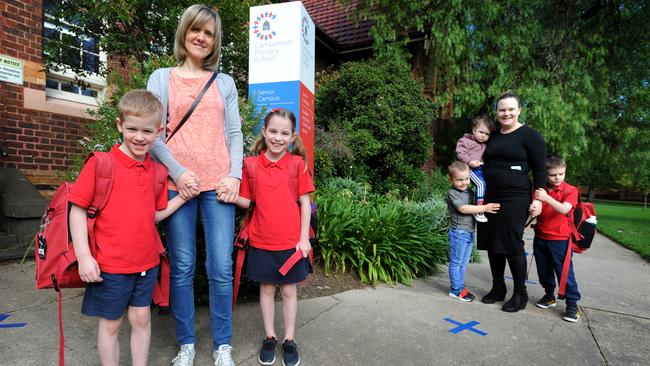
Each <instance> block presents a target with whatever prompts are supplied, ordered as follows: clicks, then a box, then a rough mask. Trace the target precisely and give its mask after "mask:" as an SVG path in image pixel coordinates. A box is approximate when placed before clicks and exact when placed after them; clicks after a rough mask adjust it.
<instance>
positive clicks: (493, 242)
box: [477, 126, 546, 255]
mask: <svg viewBox="0 0 650 366" xmlns="http://www.w3.org/2000/svg"><path fill="white" fill-rule="evenodd" d="M483 162H484V163H485V164H484V165H483V175H484V177H485V185H486V193H485V202H486V203H499V204H501V208H500V209H499V211H498V212H497V213H496V214H487V213H486V217H487V218H488V222H486V223H479V224H478V235H477V242H478V249H482V250H487V251H488V252H491V253H496V254H505V255H523V254H524V241H523V234H524V225H525V224H526V219H527V218H528V207H529V205H530V203H531V201H532V188H533V187H534V188H535V189H536V188H542V187H544V186H545V185H546V171H545V170H546V167H545V164H546V144H545V143H544V139H543V138H542V136H541V135H540V134H539V133H538V132H537V131H535V130H534V129H532V128H530V127H527V126H521V127H519V128H518V129H516V130H515V131H513V132H510V133H508V134H502V133H501V132H500V131H496V132H495V133H494V134H492V136H491V137H490V140H488V142H487V148H486V149H485V153H484V154H483ZM531 170H532V172H533V174H532V175H533V183H532V184H531V181H530V179H529V177H528V172H529V171H531Z"/></svg>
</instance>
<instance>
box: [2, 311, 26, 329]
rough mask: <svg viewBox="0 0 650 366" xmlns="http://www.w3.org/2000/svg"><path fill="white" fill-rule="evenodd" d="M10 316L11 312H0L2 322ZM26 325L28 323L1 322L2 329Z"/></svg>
mask: <svg viewBox="0 0 650 366" xmlns="http://www.w3.org/2000/svg"><path fill="white" fill-rule="evenodd" d="M8 317H9V314H0V322H1V321H4V320H5V319H7V318H8ZM25 325H27V323H9V324H0V329H1V328H22V327H24V326H25Z"/></svg>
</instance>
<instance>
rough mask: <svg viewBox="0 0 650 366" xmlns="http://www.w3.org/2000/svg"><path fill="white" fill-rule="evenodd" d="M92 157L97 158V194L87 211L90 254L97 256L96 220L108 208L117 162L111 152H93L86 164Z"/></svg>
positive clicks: (87, 157)
mask: <svg viewBox="0 0 650 366" xmlns="http://www.w3.org/2000/svg"><path fill="white" fill-rule="evenodd" d="M91 157H94V158H95V163H96V164H95V192H94V194H93V199H92V201H91V202H90V205H89V206H88V209H87V216H88V249H89V250H90V254H92V256H93V257H94V256H95V251H96V241H95V229H94V227H95V220H97V215H99V213H100V212H101V211H102V210H103V209H104V207H106V203H107V202H108V197H109V196H110V195H111V189H112V188H113V178H114V174H115V162H114V160H113V155H111V153H109V152H101V151H97V152H91V153H88V156H86V159H85V160H84V164H85V163H86V162H88V160H90V158H91Z"/></svg>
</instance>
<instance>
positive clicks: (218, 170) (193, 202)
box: [147, 5, 243, 366]
mask: <svg viewBox="0 0 650 366" xmlns="http://www.w3.org/2000/svg"><path fill="white" fill-rule="evenodd" d="M220 54H221V20H220V18H219V15H218V13H217V12H216V11H215V10H213V9H211V8H209V7H206V6H203V5H192V6H190V7H189V8H187V9H186V10H185V12H184V13H183V15H182V17H181V19H180V22H179V25H178V28H177V30H176V39H175V42H174V56H175V57H176V60H177V65H176V67H173V68H163V69H158V70H156V71H154V72H153V73H152V74H151V77H150V78H149V82H148V84H147V89H148V90H150V91H151V92H153V93H154V94H156V95H157V96H158V97H159V98H160V99H161V101H162V103H163V116H162V123H163V127H165V128H164V129H163V131H164V132H163V134H162V136H161V138H160V140H157V141H156V143H155V144H154V147H153V150H152V155H153V157H154V158H155V159H156V160H158V161H160V162H161V163H163V164H164V165H165V166H166V167H167V168H168V169H169V175H170V177H171V179H172V181H173V184H170V191H169V197H170V198H172V197H175V196H176V195H179V194H180V195H181V196H184V197H189V196H190V193H191V192H192V191H193V190H198V191H199V192H200V193H199V194H198V196H197V197H196V198H193V199H190V200H189V201H188V202H187V203H186V204H185V205H184V206H183V208H182V209H181V210H178V211H176V213H174V214H173V215H172V216H171V217H170V218H169V219H168V220H167V222H166V227H165V229H166V234H167V245H168V252H169V260H170V266H171V299H170V300H171V309H172V313H173V315H174V319H175V321H176V338H177V341H178V344H179V346H180V351H179V352H178V354H177V356H176V358H174V360H173V365H176V366H180V365H192V364H193V362H194V355H195V350H194V344H195V342H196V334H195V330H194V288H193V282H194V272H195V264H196V223H197V218H198V217H199V216H200V217H201V222H202V223H203V230H204V234H205V248H206V249H205V250H206V262H205V265H206V272H207V275H208V281H209V291H210V292H209V302H210V331H211V334H212V341H213V345H214V352H213V356H214V359H215V365H218V366H230V365H234V362H233V360H232V357H231V349H232V347H231V346H230V343H231V338H232V307H231V306H232V303H231V301H232V260H231V254H232V240H233V235H234V222H235V208H234V205H233V204H232V202H234V201H235V199H236V198H237V196H238V193H239V185H240V181H241V172H242V156H243V148H242V144H243V136H242V132H241V122H240V119H239V109H238V102H237V90H236V88H235V83H234V81H233V79H232V78H231V77H230V76H228V75H225V74H222V73H219V74H218V75H217V77H216V79H215V81H214V82H212V83H211V85H210V86H209V88H208V90H207V92H206V93H205V95H204V96H203V98H202V99H201V101H200V102H199V103H198V105H197V106H196V109H195V110H194V112H193V113H192V114H191V116H190V117H189V119H188V120H187V121H186V123H185V124H184V125H183V127H182V128H181V129H179V130H178V132H177V133H176V134H175V135H174V136H173V138H172V139H170V140H169V141H167V143H166V144H165V142H164V141H165V139H166V136H168V135H169V134H170V133H171V132H172V131H174V130H175V129H176V127H177V126H178V124H179V122H180V120H181V119H182V118H183V116H184V115H185V113H186V112H187V111H188V109H189V108H190V106H191V105H192V103H193V102H194V100H195V99H196V97H197V95H199V93H201V90H202V89H203V88H204V86H205V85H206V83H207V82H208V81H209V80H210V77H211V76H212V74H213V70H215V69H216V66H217V64H218V62H219V56H220ZM218 186H219V187H222V188H221V189H222V190H223V191H224V192H225V193H224V194H223V197H224V198H223V202H220V201H218V200H217V195H216V192H215V190H216V188H217V187H218Z"/></svg>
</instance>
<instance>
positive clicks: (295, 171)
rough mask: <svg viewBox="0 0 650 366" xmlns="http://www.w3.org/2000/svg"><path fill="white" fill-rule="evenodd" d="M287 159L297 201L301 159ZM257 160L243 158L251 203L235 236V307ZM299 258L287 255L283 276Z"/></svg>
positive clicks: (312, 235) (312, 237) (311, 232)
mask: <svg viewBox="0 0 650 366" xmlns="http://www.w3.org/2000/svg"><path fill="white" fill-rule="evenodd" d="M290 158H291V159H289V185H290V186H291V193H292V194H293V198H294V199H295V200H296V202H298V199H299V198H300V196H299V194H298V176H299V175H300V163H301V162H302V161H303V159H302V157H301V156H299V155H291V156H290ZM258 161H259V157H258V156H247V157H245V158H244V169H243V173H244V174H246V179H247V180H248V184H249V187H250V190H251V205H250V207H249V208H248V210H247V211H246V216H245V217H244V219H243V220H242V223H241V227H240V229H239V234H237V237H236V238H235V244H234V245H235V248H237V261H236V263H235V278H234V281H235V283H234V285H233V294H232V308H233V309H234V308H235V304H236V303H237V296H238V295H239V284H240V282H241V274H242V268H243V267H244V258H246V251H247V249H248V245H249V241H248V227H249V224H250V221H251V218H252V217H253V207H254V205H255V193H256V190H257V164H258ZM315 238H316V233H315V232H314V228H313V227H311V226H310V227H309V239H310V241H312V245H313V241H314V240H315ZM300 259H302V253H301V252H300V251H296V253H294V255H292V256H291V257H289V259H287V261H286V262H285V263H284V264H283V265H282V267H280V269H279V271H280V273H281V274H282V275H283V276H284V275H286V274H287V272H289V270H290V269H291V267H293V265H294V264H296V263H297V262H298V261H299V260H300ZM309 261H310V262H312V263H313V261H314V251H313V250H312V251H311V252H309Z"/></svg>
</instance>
